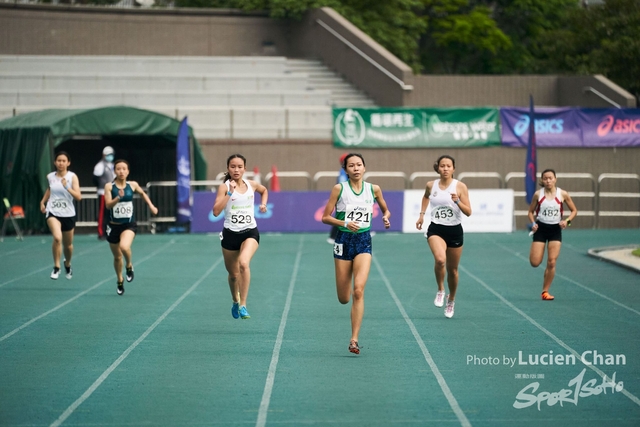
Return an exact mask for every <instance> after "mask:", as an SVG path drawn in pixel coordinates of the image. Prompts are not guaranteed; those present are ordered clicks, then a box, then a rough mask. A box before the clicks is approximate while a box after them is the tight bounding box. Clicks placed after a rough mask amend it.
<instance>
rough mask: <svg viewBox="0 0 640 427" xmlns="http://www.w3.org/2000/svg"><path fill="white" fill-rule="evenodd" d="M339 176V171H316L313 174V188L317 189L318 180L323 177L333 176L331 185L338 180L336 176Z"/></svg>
mask: <svg viewBox="0 0 640 427" xmlns="http://www.w3.org/2000/svg"><path fill="white" fill-rule="evenodd" d="M339 176H340V171H320V172H316V173H315V174H314V175H313V189H314V190H316V191H317V190H318V181H320V180H321V179H323V178H333V184H331V185H332V186H333V185H335V183H336V182H337V181H338V177H339Z"/></svg>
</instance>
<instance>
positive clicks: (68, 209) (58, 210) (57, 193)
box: [46, 171, 76, 218]
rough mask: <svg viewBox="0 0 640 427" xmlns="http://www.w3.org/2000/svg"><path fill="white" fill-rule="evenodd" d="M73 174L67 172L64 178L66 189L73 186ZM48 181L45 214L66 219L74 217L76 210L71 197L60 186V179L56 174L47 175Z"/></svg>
mask: <svg viewBox="0 0 640 427" xmlns="http://www.w3.org/2000/svg"><path fill="white" fill-rule="evenodd" d="M74 176H76V174H75V173H73V172H71V171H67V173H66V174H65V176H64V177H63V178H65V179H66V180H67V188H71V186H72V185H73V177H74ZM47 181H49V200H48V201H47V206H46V211H47V214H51V215H54V216H59V217H63V218H68V217H72V216H75V215H76V208H75V206H73V196H72V195H71V193H69V191H67V188H65V187H63V186H62V178H61V177H58V176H56V172H51V173H50V174H47Z"/></svg>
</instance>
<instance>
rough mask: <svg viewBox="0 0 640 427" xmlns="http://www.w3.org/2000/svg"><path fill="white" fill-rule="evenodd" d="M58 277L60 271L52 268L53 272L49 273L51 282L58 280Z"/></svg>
mask: <svg viewBox="0 0 640 427" xmlns="http://www.w3.org/2000/svg"><path fill="white" fill-rule="evenodd" d="M59 276H60V269H59V268H58V267H53V271H52V272H51V276H49V277H51V278H52V279H53V280H58V277H59Z"/></svg>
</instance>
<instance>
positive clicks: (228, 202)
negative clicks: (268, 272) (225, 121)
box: [213, 154, 269, 319]
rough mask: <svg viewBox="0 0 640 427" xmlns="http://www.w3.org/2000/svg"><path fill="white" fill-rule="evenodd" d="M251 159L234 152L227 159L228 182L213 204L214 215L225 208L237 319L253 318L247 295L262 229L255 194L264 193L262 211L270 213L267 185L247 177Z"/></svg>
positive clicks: (225, 251)
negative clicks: (259, 226)
mask: <svg viewBox="0 0 640 427" xmlns="http://www.w3.org/2000/svg"><path fill="white" fill-rule="evenodd" d="M246 165H247V159H245V158H244V156H242V155H241V154H232V155H231V156H229V158H228V159H227V173H226V174H225V176H224V179H223V181H224V183H223V184H221V185H220V187H218V194H217V195H216V200H215V202H214V203H213V214H214V215H215V216H218V215H220V214H221V213H222V212H223V211H224V228H223V230H222V231H221V232H220V244H221V246H222V256H223V257H224V265H225V267H226V269H227V272H228V273H229V275H228V277H227V280H228V282H229V290H230V291H231V298H232V299H233V304H232V306H231V315H232V316H233V318H234V319H239V318H242V319H249V318H250V317H251V316H250V315H249V312H248V311H247V297H248V295H249V285H250V282H251V269H250V266H249V265H250V263H251V258H253V255H254V254H255V253H256V251H257V250H258V245H259V244H260V232H259V231H258V225H257V224H256V219H255V215H254V212H255V204H254V203H255V193H258V194H260V206H259V207H258V209H259V210H260V212H262V213H265V212H267V201H268V200H269V192H268V191H267V187H265V186H264V185H262V184H260V183H258V182H256V181H251V180H248V179H244V178H243V176H244V173H245V171H246Z"/></svg>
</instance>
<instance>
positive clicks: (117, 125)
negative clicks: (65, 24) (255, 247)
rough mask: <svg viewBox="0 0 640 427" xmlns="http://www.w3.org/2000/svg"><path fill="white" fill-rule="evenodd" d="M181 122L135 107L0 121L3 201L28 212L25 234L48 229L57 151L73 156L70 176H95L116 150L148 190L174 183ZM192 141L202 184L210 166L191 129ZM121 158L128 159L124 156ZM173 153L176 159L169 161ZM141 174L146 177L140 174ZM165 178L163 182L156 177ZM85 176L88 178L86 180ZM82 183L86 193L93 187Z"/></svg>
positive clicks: (60, 111)
mask: <svg viewBox="0 0 640 427" xmlns="http://www.w3.org/2000/svg"><path fill="white" fill-rule="evenodd" d="M179 125H180V122H179V121H178V120H176V119H174V118H171V117H168V116H165V115H163V114H160V113H156V112H153V111H147V110H141V109H138V108H133V107H124V106H116V107H104V108H95V109H86V110H84V109H83V110H67V109H50V110H42V111H35V112H32V113H25V114H20V115H18V116H15V117H11V118H9V119H5V120H2V121H0V167H2V170H1V174H0V199H1V198H4V197H6V198H8V199H9V200H10V202H11V204H12V205H21V206H22V207H23V208H24V209H25V213H26V222H25V227H26V228H27V229H42V228H44V226H45V221H44V217H43V215H42V214H41V213H40V210H39V207H40V203H39V202H40V199H41V198H42V195H43V194H44V191H45V190H46V189H47V185H48V183H47V179H46V176H47V174H48V173H49V172H52V171H53V170H54V168H53V155H54V152H56V151H60V150H63V151H67V152H69V153H70V154H71V167H70V170H72V171H74V172H76V173H78V168H81V167H84V169H85V170H89V169H90V170H91V171H92V170H93V166H94V165H95V163H97V162H98V161H99V160H100V156H101V151H102V148H103V146H105V145H111V146H113V147H114V148H115V149H116V158H125V159H127V160H129V162H130V163H132V159H135V158H136V150H138V153H137V158H138V159H139V161H138V162H133V163H132V164H131V166H132V171H131V179H133V180H134V181H138V182H139V183H140V184H141V185H145V184H146V182H147V181H145V180H144V179H141V178H140V176H144V177H145V178H146V177H152V179H153V180H167V179H169V178H167V176H171V178H170V179H172V180H175V146H176V141H177V136H178V128H179ZM189 135H190V137H191V139H192V141H193V144H192V147H193V154H192V158H193V171H194V179H195V180H204V179H206V175H207V164H206V161H205V159H204V156H203V154H202V150H201V148H200V145H199V144H198V142H197V140H196V139H195V137H194V135H193V129H191V128H189ZM122 153H124V154H125V156H122ZM170 153H173V156H171V155H170ZM142 169H144V170H145V173H141V172H142V171H141V170H142ZM158 173H162V176H160V177H159V176H157V174H158ZM86 175H87V173H85V174H84V176H86ZM86 181H87V180H86V179H83V180H81V182H80V185H81V186H83V187H87V186H93V185H94V184H93V183H91V182H86Z"/></svg>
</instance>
